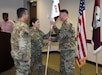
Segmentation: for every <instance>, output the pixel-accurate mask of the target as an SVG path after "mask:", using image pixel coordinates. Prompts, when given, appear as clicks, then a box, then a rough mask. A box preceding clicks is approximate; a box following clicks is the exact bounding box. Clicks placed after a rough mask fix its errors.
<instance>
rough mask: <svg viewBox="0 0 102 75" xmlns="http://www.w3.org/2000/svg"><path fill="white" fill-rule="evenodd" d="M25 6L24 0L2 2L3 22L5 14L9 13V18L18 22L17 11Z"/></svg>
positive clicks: (4, 0)
mask: <svg viewBox="0 0 102 75" xmlns="http://www.w3.org/2000/svg"><path fill="white" fill-rule="evenodd" d="M23 6H24V4H23V0H8V1H7V0H0V20H2V13H3V12H8V13H9V18H10V19H12V20H16V10H17V8H19V7H23Z"/></svg>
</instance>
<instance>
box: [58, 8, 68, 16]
mask: <svg viewBox="0 0 102 75" xmlns="http://www.w3.org/2000/svg"><path fill="white" fill-rule="evenodd" d="M60 12H62V13H63V12H64V13H66V14H67V15H68V13H69V12H68V10H66V9H62V10H60Z"/></svg>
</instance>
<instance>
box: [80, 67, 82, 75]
mask: <svg viewBox="0 0 102 75" xmlns="http://www.w3.org/2000/svg"><path fill="white" fill-rule="evenodd" d="M80 75H82V67H80Z"/></svg>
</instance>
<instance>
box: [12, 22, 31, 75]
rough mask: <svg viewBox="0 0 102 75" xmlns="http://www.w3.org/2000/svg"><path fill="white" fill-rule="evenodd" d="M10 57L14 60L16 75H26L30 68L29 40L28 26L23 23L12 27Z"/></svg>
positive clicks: (17, 23)
mask: <svg viewBox="0 0 102 75" xmlns="http://www.w3.org/2000/svg"><path fill="white" fill-rule="evenodd" d="M11 55H12V58H13V59H14V64H15V67H16V75H28V74H29V73H30V66H31V38H30V35H29V30H28V26H27V24H25V23H24V22H21V21H17V22H16V23H15V25H14V27H13V32H12V33H11ZM25 59H27V60H25Z"/></svg>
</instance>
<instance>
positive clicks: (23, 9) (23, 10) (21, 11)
mask: <svg viewBox="0 0 102 75" xmlns="http://www.w3.org/2000/svg"><path fill="white" fill-rule="evenodd" d="M26 10H27V9H26V8H18V9H17V17H18V18H21V17H22V15H23V14H24V13H25V11H26Z"/></svg>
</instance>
